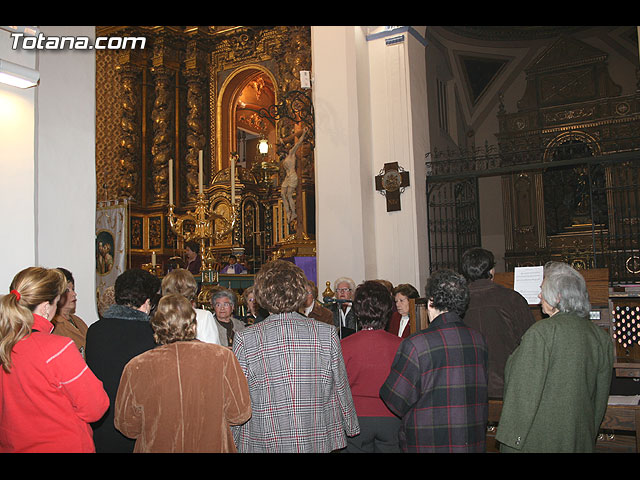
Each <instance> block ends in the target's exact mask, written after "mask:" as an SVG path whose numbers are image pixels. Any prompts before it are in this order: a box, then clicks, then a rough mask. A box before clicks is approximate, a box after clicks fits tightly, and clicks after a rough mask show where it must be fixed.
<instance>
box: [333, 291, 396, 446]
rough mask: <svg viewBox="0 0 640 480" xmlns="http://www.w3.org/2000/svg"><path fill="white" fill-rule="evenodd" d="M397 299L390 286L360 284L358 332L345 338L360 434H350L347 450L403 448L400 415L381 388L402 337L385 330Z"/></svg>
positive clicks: (356, 306) (356, 310)
mask: <svg viewBox="0 0 640 480" xmlns="http://www.w3.org/2000/svg"><path fill="white" fill-rule="evenodd" d="M392 309H393V300H392V298H391V295H390V293H389V291H388V290H387V288H386V287H384V286H383V285H382V284H381V283H379V282H377V281H367V282H364V283H362V284H361V285H359V286H358V288H356V292H355V296H354V299H353V311H354V314H355V316H356V319H357V322H358V325H359V326H358V332H356V333H354V334H353V335H349V336H348V337H346V338H344V339H343V340H342V342H341V345H342V354H343V356H344V363H345V366H346V368H347V376H348V377H349V385H350V387H351V395H352V396H353V403H354V405H355V407H356V413H357V414H358V423H360V434H359V435H356V436H355V437H349V438H347V447H346V451H347V452H370V453H373V452H400V448H399V446H398V429H399V427H400V419H399V418H398V417H396V416H395V415H394V414H393V413H391V411H389V409H388V408H387V407H386V405H385V404H384V402H383V401H382V399H381V398H380V395H379V392H380V387H381V386H382V384H383V383H384V381H385V379H386V378H387V376H388V374H389V371H390V369H391V364H392V362H393V359H394V357H395V354H396V351H397V350H398V347H399V346H400V343H401V342H402V338H400V337H398V336H396V335H392V334H390V333H389V332H386V331H385V330H384V328H385V326H386V325H387V322H388V320H389V317H390V315H391V311H392Z"/></svg>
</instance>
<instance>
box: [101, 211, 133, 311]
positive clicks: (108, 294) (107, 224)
mask: <svg viewBox="0 0 640 480" xmlns="http://www.w3.org/2000/svg"><path fill="white" fill-rule="evenodd" d="M128 219H129V204H128V201H127V200H121V201H117V200H116V201H111V202H100V203H99V204H98V208H97V209H96V241H95V255H96V302H97V305H98V313H100V315H102V313H103V310H104V309H105V308H107V307H108V306H109V305H110V304H111V303H113V285H114V284H115V282H116V278H117V277H118V276H119V275H120V274H121V273H122V272H124V271H125V269H126V266H127V238H128V231H127V225H128V224H129V220H128Z"/></svg>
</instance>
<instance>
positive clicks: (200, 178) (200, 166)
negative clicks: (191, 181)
mask: <svg viewBox="0 0 640 480" xmlns="http://www.w3.org/2000/svg"><path fill="white" fill-rule="evenodd" d="M202 181H203V172H202V150H200V152H199V154H198V188H199V192H200V194H202V192H203V184H202Z"/></svg>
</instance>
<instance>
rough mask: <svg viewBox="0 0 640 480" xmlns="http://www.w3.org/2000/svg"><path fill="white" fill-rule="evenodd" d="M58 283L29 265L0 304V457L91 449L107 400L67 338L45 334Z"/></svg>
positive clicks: (58, 276) (55, 273)
mask: <svg viewBox="0 0 640 480" xmlns="http://www.w3.org/2000/svg"><path fill="white" fill-rule="evenodd" d="M65 289H66V279H65V277H64V275H63V274H62V272H60V271H59V270H56V269H46V268H42V267H29V268H27V269H25V270H23V271H21V272H20V273H18V274H17V275H16V276H15V278H14V279H13V282H12V283H11V287H10V293H9V294H8V295H5V296H4V297H2V298H1V299H0V365H1V366H2V369H1V370H0V452H40V453H41V452H75V453H78V452H94V451H95V447H94V444H93V434H92V430H91V426H90V425H89V423H90V422H95V421H97V420H99V419H100V417H102V415H103V414H104V412H105V411H106V410H107V408H108V406H109V397H108V396H107V394H106V392H105V391H104V389H103V387H102V382H100V380H98V379H97V378H96V377H95V375H94V374H93V373H92V372H91V370H89V367H87V364H86V363H85V362H84V360H83V359H82V355H80V352H79V350H78V349H77V348H76V347H75V344H74V343H73V341H72V340H71V339H69V338H67V337H61V336H58V335H51V331H52V330H53V325H52V324H51V323H50V322H49V319H50V318H53V316H54V315H55V313H56V307H57V303H58V299H59V298H60V295H61V294H62V293H63V292H64V291H65Z"/></svg>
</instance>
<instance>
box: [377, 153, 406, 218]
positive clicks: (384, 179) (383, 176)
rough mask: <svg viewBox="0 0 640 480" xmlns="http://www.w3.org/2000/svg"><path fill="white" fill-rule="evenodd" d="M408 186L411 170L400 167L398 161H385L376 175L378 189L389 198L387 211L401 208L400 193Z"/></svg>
mask: <svg viewBox="0 0 640 480" xmlns="http://www.w3.org/2000/svg"><path fill="white" fill-rule="evenodd" d="M408 186H409V172H405V170H404V169H403V168H402V167H399V166H398V162H393V163H385V164H384V169H383V170H380V173H379V174H378V175H376V190H378V191H379V192H380V193H381V194H382V195H384V196H385V197H386V198H387V212H396V211H398V210H400V208H401V207H400V194H401V193H402V192H404V189H405V187H408Z"/></svg>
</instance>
